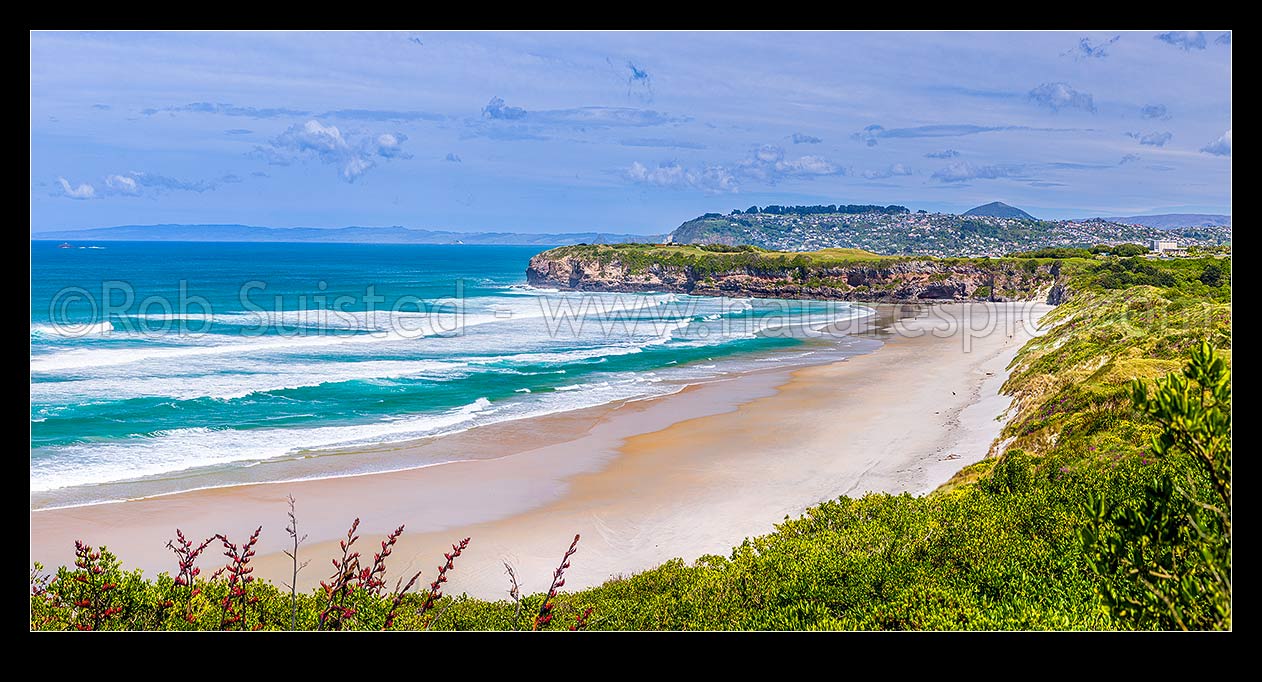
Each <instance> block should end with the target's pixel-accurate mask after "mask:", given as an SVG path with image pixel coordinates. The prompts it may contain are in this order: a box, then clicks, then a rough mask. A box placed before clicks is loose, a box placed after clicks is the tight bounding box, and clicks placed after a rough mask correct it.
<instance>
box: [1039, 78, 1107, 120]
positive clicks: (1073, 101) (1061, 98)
mask: <svg viewBox="0 0 1262 682" xmlns="http://www.w3.org/2000/svg"><path fill="white" fill-rule="evenodd" d="M1029 98H1030V100H1031V101H1033V102H1036V103H1038V104H1040V105H1042V106H1045V107H1047V108H1048V109H1051V110H1052V111H1060V110H1061V109H1084V110H1086V111H1090V112H1091V113H1095V101H1094V100H1093V99H1092V98H1091V93H1087V92H1082V91H1080V90H1075V89H1074V88H1073V87H1072V86H1071V85H1069V84H1068V83H1044V84H1042V85H1040V86H1038V87H1037V88H1034V89H1033V90H1031V91H1030V94H1029Z"/></svg>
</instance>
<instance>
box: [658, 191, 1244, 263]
mask: <svg viewBox="0 0 1262 682" xmlns="http://www.w3.org/2000/svg"><path fill="white" fill-rule="evenodd" d="M999 205H1000V206H1002V204H999ZM1004 208H1009V209H1011V208H1012V207H1010V206H1007V207H1004ZM768 209H770V211H769V210H768ZM1012 210H1017V209H1012ZM1022 215H1024V214H1022ZM1154 239H1174V240H1176V241H1178V242H1179V243H1180V244H1183V245H1193V244H1210V245H1213V244H1223V243H1230V242H1231V228H1230V227H1222V226H1211V227H1180V228H1171V229H1168V230H1163V229H1158V228H1155V227H1146V226H1143V225H1126V224H1122V223H1118V222H1113V221H1109V220H1102V219H1099V218H1092V219H1090V220H1036V219H1033V218H1028V217H1027V218H1017V217H1012V216H988V215H954V214H950V213H929V212H927V211H916V212H914V213H913V212H911V211H909V210H907V209H906V208H904V207H902V206H876V205H872V206H866V205H865V206H850V205H844V206H843V205H829V206H769V207H765V208H762V209H759V208H758V207H756V206H751V207H750V208H749V210H745V211H732V212H731V213H728V214H727V215H721V214H718V213H706V214H704V215H701V216H698V217H697V218H693V219H692V220H689V221H686V222H684V223H683V224H682V225H680V226H679V227H677V228H675V230H674V231H673V232H671V233H670V235H669V236H668V237H667V238H666V241H667V242H668V243H672V244H723V245H726V246H738V245H742V244H749V245H752V246H758V247H762V248H764V249H771V250H775V251H817V250H820V249H828V248H838V247H840V248H850V249H863V250H865V251H871V252H872V253H876V254H881V255H887V256H888V255H904V254H915V255H920V256H938V257H943V258H951V257H958V256H1003V255H1005V254H1009V253H1014V252H1018V251H1031V250H1034V249H1039V248H1043V247H1055V246H1092V245H1095V244H1123V243H1128V242H1129V243H1135V244H1146V243H1148V242H1150V241H1152V240H1154Z"/></svg>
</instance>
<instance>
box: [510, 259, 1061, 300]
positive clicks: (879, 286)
mask: <svg viewBox="0 0 1262 682" xmlns="http://www.w3.org/2000/svg"><path fill="white" fill-rule="evenodd" d="M1031 265H1034V263H1033V261H1031ZM1059 275H1060V271H1059V268H1058V267H1056V266H1055V265H1039V266H1037V267H1034V268H1032V269H1031V268H1029V267H1028V266H1027V267H1023V266H1022V265H1021V264H1014V263H1013V262H1012V261H995V262H994V263H976V262H951V261H935V260H930V259H925V260H906V261H891V262H890V263H888V264H879V265H873V264H856V265H853V266H839V267H778V268H770V269H768V268H763V267H747V268H737V269H732V270H727V271H718V272H710V271H698V269H697V268H696V267H694V266H690V265H668V264H662V263H650V264H648V265H646V266H645V265H641V266H637V267H631V266H628V265H627V264H626V263H624V262H623V261H622V260H619V259H618V258H617V257H614V258H612V259H611V260H607V261H601V260H596V259H591V258H583V257H577V256H573V255H564V254H555V253H553V252H544V253H541V254H539V255H537V256H535V257H534V258H532V259H531V260H530V265H529V267H527V269H526V281H527V282H529V283H530V284H531V285H534V286H540V287H556V288H560V289H569V290H574V291H614V292H645V291H666V292H676V293H685V294H694V295H698V296H733V297H745V296H752V297H755V298H792V299H799V298H809V299H836V300H846V301H866V302H901V301H911V300H926V301H929V300H953V301H963V300H982V301H1011V300H1031V299H1034V298H1036V297H1037V298H1039V299H1042V298H1044V297H1046V298H1047V299H1048V302H1049V303H1052V302H1055V303H1059V302H1060V301H1061V300H1063V299H1064V297H1065V296H1066V292H1065V289H1064V286H1063V285H1062V284H1061V283H1060V282H1059V279H1060V277H1059ZM1042 292H1049V293H1042ZM1053 298H1055V299H1056V301H1052V300H1051V299H1053Z"/></svg>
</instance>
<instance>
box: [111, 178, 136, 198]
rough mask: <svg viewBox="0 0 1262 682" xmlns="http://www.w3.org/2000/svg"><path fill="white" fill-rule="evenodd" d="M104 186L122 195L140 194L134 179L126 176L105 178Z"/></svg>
mask: <svg viewBox="0 0 1262 682" xmlns="http://www.w3.org/2000/svg"><path fill="white" fill-rule="evenodd" d="M105 186H106V187H109V188H110V189H112V190H115V191H117V192H122V193H123V194H138V193H139V192H140V187H139V186H138V185H137V184H136V179H135V178H131V177H128V176H126V175H107V176H105Z"/></svg>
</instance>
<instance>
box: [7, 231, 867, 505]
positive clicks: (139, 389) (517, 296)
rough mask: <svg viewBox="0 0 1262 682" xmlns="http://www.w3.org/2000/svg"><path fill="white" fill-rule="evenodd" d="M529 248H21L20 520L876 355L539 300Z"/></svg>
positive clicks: (715, 316) (622, 297)
mask: <svg viewBox="0 0 1262 682" xmlns="http://www.w3.org/2000/svg"><path fill="white" fill-rule="evenodd" d="M540 250H542V249H541V248H539V247H513V246H494V247H491V246H464V245H455V246H429V245H369V244H257V243H251V244H231V243H134V242H101V243H97V244H75V245H72V246H70V247H62V246H61V245H59V244H58V243H56V242H45V241H33V242H31V264H32V281H31V357H30V372H31V377H30V378H31V396H30V398H31V466H30V477H31V494H32V504H33V505H34V504H37V499H40V500H43V501H42V502H40V503H39V506H43V505H44V504H47V503H48V500H51V499H54V498H55V500H56V501H57V503H82V502H88V501H102V500H109V499H118V498H119V497H120V496H122V495H123V493H122V492H120V491H122V490H123V486H122V485H121V484H124V483H127V482H135V481H138V480H140V481H145V480H150V479H153V480H160V479H164V478H166V479H171V480H175V479H178V481H179V482H178V483H177V484H173V486H168V488H171V487H174V488H181V489H187V488H191V487H205V486H208V485H215V484H216V481H219V480H222V479H223V478H224V474H225V472H229V471H235V470H239V469H241V468H243V467H251V466H253V465H255V464H258V463H260V462H273V461H279V460H284V459H285V458H294V457H302V456H304V453H310V452H311V451H318V450H323V449H330V448H346V447H355V446H363V445H369V444H379V443H383V442H393V441H404V440H410V439H416V438H422V437H429V436H436V435H442V434H447V433H452V432H456V431H461V430H465V429H469V428H472V427H476V426H478V425H481V424H488V423H492V422H498V421H504V420H510V419H520V418H523V417H530V416H534V415H542V414H547V413H552V412H558V411H563V410H572V409H577V408H583V407H590V406H594V405H600V404H603V403H609V402H611V401H616V400H624V399H638V398H645V397H650V396H655V395H662V394H666V393H670V392H674V391H678V390H680V389H681V388H683V387H684V386H686V385H687V384H689V383H694V382H699V381H708V380H713V379H715V378H719V377H722V376H724V375H728V374H731V373H734V372H741V371H747V370H749V369H755V368H763V367H769V366H773V365H772V364H770V363H790V364H791V363H806V362H812V363H813V362H820V361H827V360H828V359H830V358H833V357H840V356H845V355H849V354H853V353H854V352H857V351H858V350H860V348H861V346H863V344H865V343H867V344H871V343H872V342H871V341H864V340H861V339H858V338H855V337H852V336H849V335H847V334H846V332H847V331H850V330H852V329H853V328H854V325H855V324H856V321H861V320H862V319H864V318H866V317H867V316H869V315H870V314H871V311H870V310H868V309H866V308H863V307H861V306H852V305H847V304H844V303H827V302H810V301H780V300H765V299H762V300H760V299H730V298H704V297H695V296H684V295H676V294H665V293H661V294H655V293H645V294H598V293H586V294H580V293H573V292H559V291H555V290H548V289H537V288H532V287H529V286H526V284H525V269H526V264H527V262H528V261H529V259H530V257H531V256H532V255H534V254H535V253H538V252H539V251H540ZM238 473H240V472H239V471H238ZM237 480H240V476H237Z"/></svg>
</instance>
